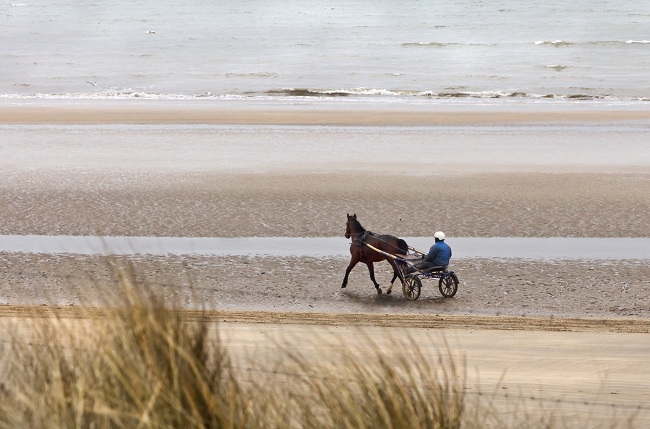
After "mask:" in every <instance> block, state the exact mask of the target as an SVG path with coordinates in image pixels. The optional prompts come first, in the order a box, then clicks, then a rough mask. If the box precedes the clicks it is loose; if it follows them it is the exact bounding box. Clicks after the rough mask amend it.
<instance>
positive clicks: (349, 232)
mask: <svg viewBox="0 0 650 429" xmlns="http://www.w3.org/2000/svg"><path fill="white" fill-rule="evenodd" d="M356 221H357V214H356V213H355V214H353V215H352V216H350V214H349V213H348V222H347V223H346V224H345V238H350V237H351V236H352V223H353V222H356Z"/></svg>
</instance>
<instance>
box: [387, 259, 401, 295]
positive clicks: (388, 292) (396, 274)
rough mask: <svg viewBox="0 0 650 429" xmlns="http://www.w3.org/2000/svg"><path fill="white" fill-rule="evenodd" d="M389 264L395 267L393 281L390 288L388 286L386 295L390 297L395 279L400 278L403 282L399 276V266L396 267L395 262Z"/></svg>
mask: <svg viewBox="0 0 650 429" xmlns="http://www.w3.org/2000/svg"><path fill="white" fill-rule="evenodd" d="M388 263H389V264H390V265H391V266H392V267H393V279H392V280H391V281H390V286H388V290H387V291H386V295H390V293H391V292H392V291H393V283H395V279H397V278H398V277H399V278H400V280H402V278H401V277H400V275H399V271H398V270H397V265H395V263H394V262H393V261H388Z"/></svg>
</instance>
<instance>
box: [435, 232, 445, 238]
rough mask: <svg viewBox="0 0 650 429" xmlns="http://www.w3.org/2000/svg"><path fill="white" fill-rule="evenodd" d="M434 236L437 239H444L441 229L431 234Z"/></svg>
mask: <svg viewBox="0 0 650 429" xmlns="http://www.w3.org/2000/svg"><path fill="white" fill-rule="evenodd" d="M433 237H434V238H437V239H438V240H444V239H445V233H444V232H442V231H438V232H436V233H435V234H433Z"/></svg>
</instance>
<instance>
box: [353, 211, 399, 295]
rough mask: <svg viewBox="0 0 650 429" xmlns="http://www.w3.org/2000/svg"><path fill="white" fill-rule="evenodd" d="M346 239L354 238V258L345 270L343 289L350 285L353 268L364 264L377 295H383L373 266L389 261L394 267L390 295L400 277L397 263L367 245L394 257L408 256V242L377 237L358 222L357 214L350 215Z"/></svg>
mask: <svg viewBox="0 0 650 429" xmlns="http://www.w3.org/2000/svg"><path fill="white" fill-rule="evenodd" d="M345 238H352V243H350V255H351V256H352V259H351V260H350V264H349V265H348V268H347V269H346V270H345V277H343V284H342V285H341V287H342V288H344V287H346V286H347V285H348V276H349V275H350V271H352V268H354V267H355V265H357V264H358V263H359V262H363V263H364V264H366V265H367V266H368V271H369V272H370V280H372V283H373V284H374V285H375V289H377V294H378V295H381V288H380V287H379V284H378V283H377V281H376V280H375V268H374V265H373V264H374V263H375V262H381V261H387V262H388V263H389V264H390V265H391V266H392V267H393V279H392V280H391V281H390V286H389V287H388V290H387V291H386V293H387V294H390V293H391V292H392V289H393V283H394V282H395V279H397V278H398V277H399V271H398V270H397V267H396V266H395V262H394V261H393V259H391V258H389V257H387V256H385V255H382V254H381V253H378V252H376V251H374V250H372V249H371V248H370V247H368V246H366V243H367V244H370V245H371V246H374V247H376V248H377V249H379V250H382V251H384V252H387V253H390V254H393V255H406V254H407V252H408V245H407V244H406V241H404V240H402V239H401V238H397V237H395V236H392V235H377V234H374V233H372V232H370V231H367V230H366V229H365V228H364V227H363V226H361V224H360V223H359V221H358V220H357V215H356V213H355V214H353V215H352V216H350V214H348V222H347V225H346V227H345Z"/></svg>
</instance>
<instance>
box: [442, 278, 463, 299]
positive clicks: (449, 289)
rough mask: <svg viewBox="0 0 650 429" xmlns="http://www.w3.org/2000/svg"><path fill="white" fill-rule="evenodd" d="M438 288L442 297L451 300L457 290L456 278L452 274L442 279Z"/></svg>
mask: <svg viewBox="0 0 650 429" xmlns="http://www.w3.org/2000/svg"><path fill="white" fill-rule="evenodd" d="M438 288H439V289H440V293H441V294H442V296H444V297H445V298H451V297H452V296H454V295H456V291H457V290H458V277H456V274H453V273H452V274H449V275H446V276H444V277H442V278H441V279H440V281H439V282H438Z"/></svg>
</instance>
